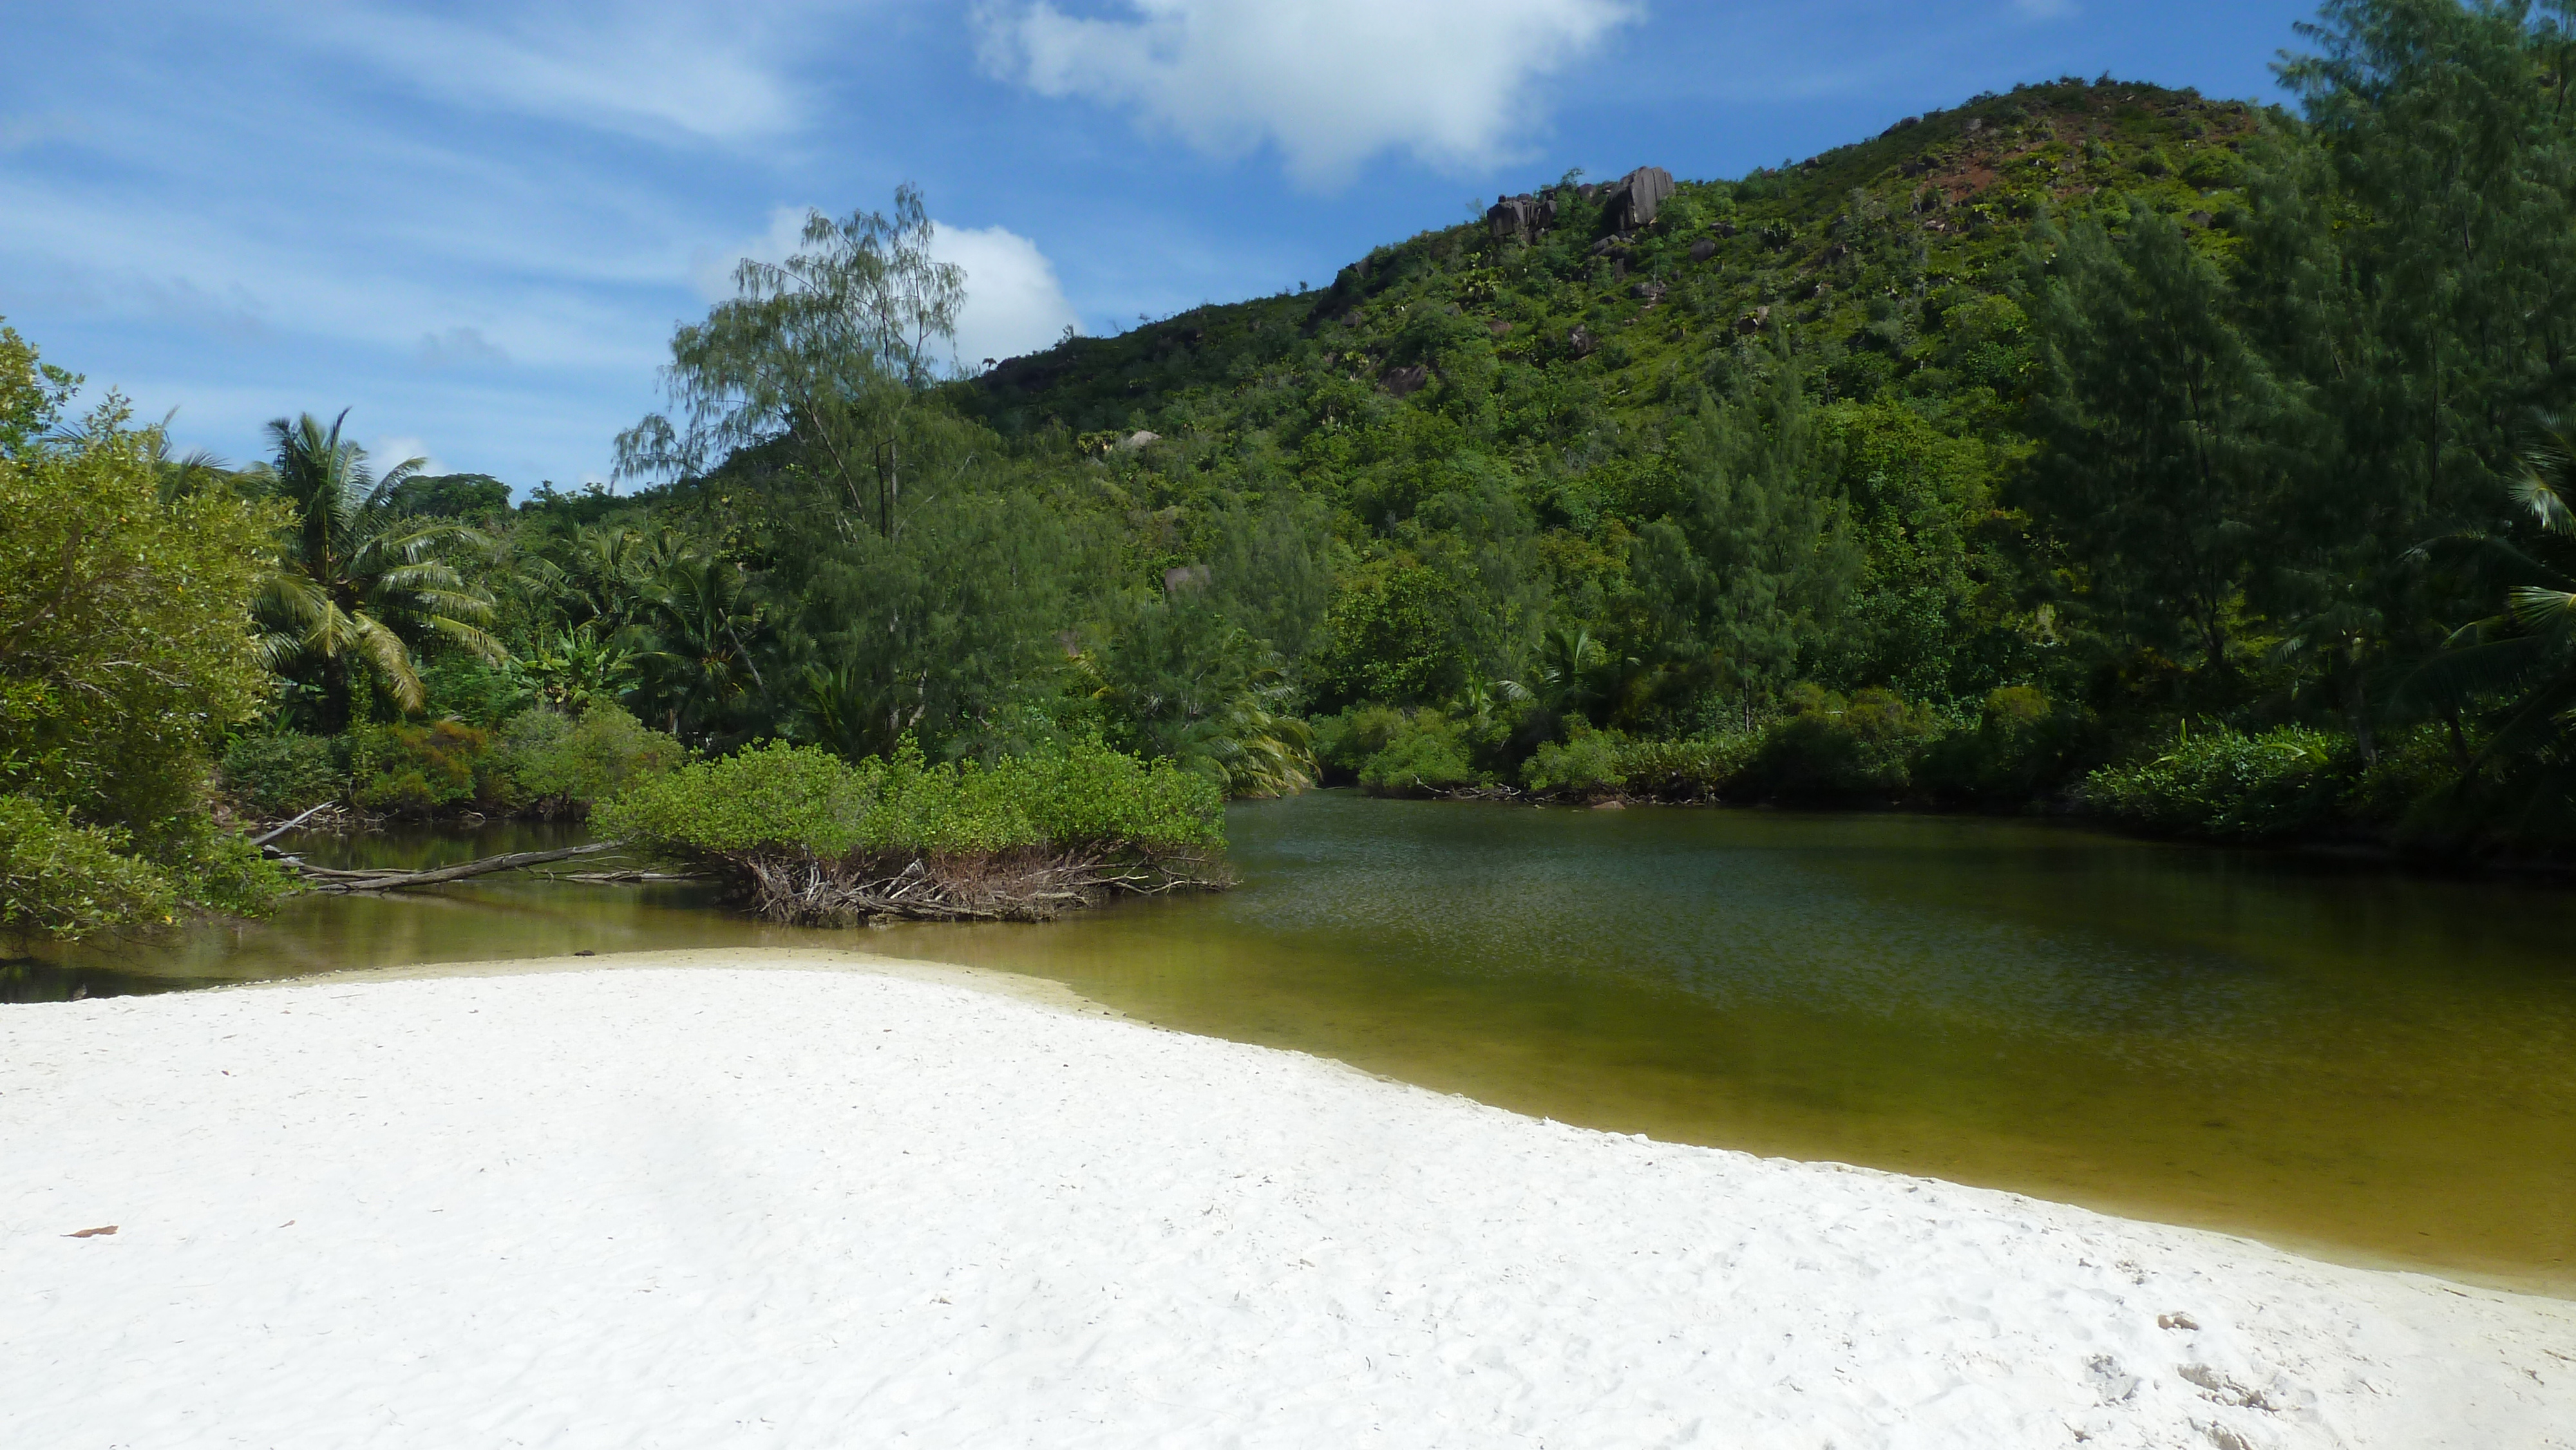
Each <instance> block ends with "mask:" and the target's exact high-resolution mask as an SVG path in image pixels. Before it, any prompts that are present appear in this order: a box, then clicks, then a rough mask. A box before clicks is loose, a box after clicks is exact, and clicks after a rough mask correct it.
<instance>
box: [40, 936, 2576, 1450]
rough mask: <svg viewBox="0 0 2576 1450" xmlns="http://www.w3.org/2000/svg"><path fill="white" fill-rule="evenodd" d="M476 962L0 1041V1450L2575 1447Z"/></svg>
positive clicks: (731, 978)
mask: <svg viewBox="0 0 2576 1450" xmlns="http://www.w3.org/2000/svg"><path fill="white" fill-rule="evenodd" d="M755 957H756V961H757V964H758V965H759V966H760V967H762V968H763V969H759V970H751V969H735V968H744V967H748V966H750V965H752V964H753V963H754V961H755ZM727 964H730V965H727ZM533 965H535V964H511V965H508V966H503V967H497V968H483V969H478V970H476V971H473V972H470V973H467V974H460V975H421V976H417V977H415V978H413V979H407V980H406V979H383V978H372V979H362V978H331V979H321V980H315V981H308V982H304V983H298V984H292V985H286V986H279V987H271V988H261V989H253V990H235V991H224V992H214V993H195V994H187V995H174V996H162V997H141V998H121V999H115V1000H107V1001H90V1002H80V1003H69V1004H49V1005H39V1006H18V1007H0V1446H7V1447H12V1450H57V1447H61V1450H71V1447H81V1450H93V1447H94V1450H106V1447H111V1446H117V1447H155V1446H192V1447H194V1446H262V1447H323V1446H331V1447H345V1446H357V1445H366V1446H439V1447H453V1446H539V1445H542V1446H558V1447H589V1446H601V1447H607V1446H619V1447H625V1446H817V1447H823V1446H830V1447H847V1446H879V1445H921V1446H1019V1445H1027V1446H1050V1447H1063V1446H1100V1447H1136V1446H1189V1447H1204V1446H1233V1445H1243V1446H1333V1447H1342V1446H1387V1447H1427V1446H1548V1447H1566V1450H1577V1447H1617V1446H1660V1445H1710V1446H1762V1447H1824V1446H1833V1447H1838V1450H1858V1447H1867V1446H1922V1447H1934V1446H1942V1447H1948V1446H1956V1447H1963V1450H1964V1447H1976V1450H1996V1447H2018V1446H2051V1447H2058V1446H2067V1445H2072V1444H2077V1443H2079V1442H2080V1443H2083V1444H2087V1445H2094V1446H2170V1447H2188V1450H2212V1447H2221V1450H2224V1447H2261V1450H2269V1447H2306V1446H2319V1447H2323V1446H2402V1447H2410V1450H2412V1447H2427V1446H2477V1447H2542V1446H2576V1304H2570V1303H2566V1302H2561V1301H2556V1300H2549V1299H2539V1298H2524V1297H2516V1296H2513V1295H2508V1294H2501V1293H2496V1292H2491V1291H2487V1290H2483V1289H2472V1288H2464V1287H2460V1286H2455V1285H2450V1284H2446V1283H2443V1282H2440V1281H2438V1280H2434V1279H2429V1278H2424V1277H2420V1276H2413V1275H2398V1274H2385V1273H2374V1272H2369V1271H2365V1270H2359V1269H2352V1268H2344V1267H2338V1266H2332V1265H2327V1264H2321V1263H2316V1262H2312V1261H2309V1260H2305V1259H2301V1258H2297V1257H2293V1256H2291V1255H2288V1254H2284V1253H2280V1252H2276V1251H2274V1250H2271V1249H2268V1248H2265V1247H2262V1246H2260V1245H2256V1244H2252V1243H2248V1242H2245V1241H2243V1240H2238V1239H2232V1238H2226V1237H2222V1236H2218V1235H2213V1234H2207V1233H2200V1232H2195V1231H2190V1230H2184V1229H2176V1228H2168V1227H2162V1226H2157V1225H2151V1224H2142V1223H2135V1222H2129V1221H2125V1220H2120V1219H2114V1218H2106V1217H2103V1216H2100V1215H2097V1214H2093V1213H2089V1212H2086V1211H2083V1210H2080V1209H2075V1208H2069V1207H2063V1206H2059V1205H2054V1204H2047V1203H2040V1202H2035V1201H2032V1200H2029V1199H2025V1198H2020V1197H2017V1196H2014V1195H2010V1194H2004V1193H1995V1192H1989V1191H1984V1190H1978V1189H1970V1188H1961V1187H1956V1186H1952V1185H1948V1184H1943V1183H1936V1182H1930V1181H1925V1180H1920V1179H1911V1178H1905V1177H1900V1176H1895V1175H1890V1174H1884V1173H1877V1172H1869V1171H1862V1170H1855V1169H1848V1168H1842V1167H1838V1166H1834V1165H1822V1164H1803V1163H1792V1162H1783V1161H1776V1160H1764V1159H1757V1158H1753V1157H1749V1156H1746V1155H1743V1154H1738V1153H1728V1152H1721V1151H1715V1150H1711V1149H1704V1148H1690V1147H1675V1146H1672V1145H1668V1144H1663V1143H1654V1142H1648V1141H1644V1140H1642V1139H1633V1138H1625V1137H1620V1136H1616V1135H1612V1134H1604V1133H1598V1132H1591V1131H1586V1130H1581V1129H1576V1128H1571V1127H1566V1126H1563V1125H1560V1124H1553V1123H1547V1122H1542V1121H1537V1120H1533V1119H1529V1118H1524V1117H1520V1116H1516V1115H1514V1114H1511V1113H1507V1112H1503V1111H1500V1110H1498V1109H1494V1108H1488V1107H1484V1106H1480V1105H1478V1104H1475V1103H1471V1102H1467V1101H1465V1100H1462V1099H1458V1098H1453V1097H1445V1096H1441V1095H1439V1094H1435V1093H1431V1092H1427V1091H1423V1090H1419V1089H1415V1088H1411V1087H1406V1086H1403V1085H1400V1084H1394V1083H1389V1082H1385V1081H1382V1080H1379V1079H1376V1078H1372V1077H1369V1076H1367V1075H1365V1074H1362V1073H1359V1072H1356V1071H1353V1070H1351V1069H1349V1068H1346V1067H1343V1066H1340V1065H1338V1064H1334V1063H1330V1062H1325V1061H1320V1060H1317V1059H1314V1058H1310V1057H1304V1056H1300V1055H1296V1054H1292V1053H1283V1052H1277V1051H1272V1050H1268V1049H1264V1048H1256V1047H1249V1046H1244V1045H1240V1044H1236V1043H1229V1042H1222V1041H1216V1040H1212V1039H1206V1038H1198V1037H1191V1036H1186V1035H1182V1034H1179V1033H1173V1032H1168V1031H1163V1030H1159V1029H1156V1028H1152V1027H1148V1026H1145V1025H1142V1024H1139V1023H1135V1022H1131V1021H1128V1020H1126V1019H1123V1018H1121V1017H1118V1016H1116V1015H1115V1014H1111V1013H1107V1012H1104V1011H1101V1010H1099V1009H1097V1008H1090V1009H1086V1008H1085V1007H1084V1006H1083V1005H1082V1004H1081V1003H1079V1002H1078V1001H1077V1000H1075V999H1072V998H1071V997H1070V996H1069V995H1067V994H1063V993H1061V992H1053V991H1049V990H1047V989H1045V988H1043V987H1041V986H1035V985H1028V986H1024V987H1022V988H1021V989H1019V990H1013V987H1014V984H1015V981H1016V979H1009V978H1002V977H998V976H995V975H993V974H968V973H964V972H962V971H955V970H949V969H940V968H932V967H924V966H903V967H896V968H890V969H869V964H867V963H863V962H857V961H854V960H851V959H832V958H827V957H824V956H819V955H812V954H809V955H803V956H800V955H796V954H788V953H762V954H747V953H740V952H735V953H716V952H708V953H697V954H674V955H672V956H668V957H665V958H662V959H659V960H658V961H657V962H656V963H653V964H646V965H637V964H632V963H628V964H622V965H620V964H614V963H611V962H609V961H607V960H606V959H600V960H593V961H583V962H577V963H568V964H566V963H558V964H551V965H553V966H556V967H558V968H560V967H566V966H570V967H577V968H579V970H546V971H536V970H532V967H533ZM782 967H784V968H790V969H789V970H780V969H779V968H782ZM854 968H855V969H854ZM108 1225H114V1226H115V1229H116V1231H115V1232H114V1233H113V1234H105V1233H100V1234H93V1235H91V1236H89V1237H73V1236H71V1235H74V1234H76V1233H78V1232H79V1231H82V1230H88V1229H96V1228H104V1227H106V1226H108Z"/></svg>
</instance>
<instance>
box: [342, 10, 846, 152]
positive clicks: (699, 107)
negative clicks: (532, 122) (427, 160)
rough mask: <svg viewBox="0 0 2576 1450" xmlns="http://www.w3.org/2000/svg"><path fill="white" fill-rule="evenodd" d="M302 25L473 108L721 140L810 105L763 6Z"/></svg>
mask: <svg viewBox="0 0 2576 1450" xmlns="http://www.w3.org/2000/svg"><path fill="white" fill-rule="evenodd" d="M303 19H304V21H305V23H306V25H307V26H308V27H309V28H307V29H306V30H305V31H304V38H305V40H306V43H308V44H316V43H318V44H321V45H324V46H327V47H329V48H332V49H335V50H338V51H341V52H343V53H345V54H348V55H352V56H356V57H359V58H361V59H363V60H365V61H367V62H369V63H371V64H373V65H375V66H376V67H378V68H380V69H382V70H384V71H387V72H389V73H391V74H393V75H396V76H398V77H400V78H402V79H403V80H404V81H405V82H407V83H409V84H410V85H411V86H413V87H414V88H416V89H418V90H420V91H423V92H426V93H428V94H431V95H435V96H440V97H443V98H446V99H448V100H451V101H455V102H458V103H461V104H465V105H469V106H476V107H484V108H490V109H496V110H503V111H512V112H517V113H521V114H525V115H532V116H542V117H547V118H550V119H554V120H563V121H572V122H575V123H578V124H581V125H586V126H591V127H594V128H599V129H606V130H614V131H621V132H626V133H630V134H641V135H645V136H649V137H657V138H681V137H687V138H696V139H701V140H707V141H717V142H740V141H748V140H756V139H759V138H762V137H769V136H775V135H779V134H781V133H784V132H787V131H790V130H792V129H794V128H795V127H796V126H797V125H798V124H799V123H800V122H801V121H802V119H803V117H804V113H805V110H806V106H805V99H804V96H803V94H802V92H801V89H800V87H799V86H798V85H797V84H796V83H795V82H794V81H793V80H792V79H791V78H790V77H789V75H788V73H787V70H786V67H785V66H784V65H783V64H782V63H781V62H780V60H779V58H778V57H777V56H776V54H775V53H774V49H773V36H774V33H775V32H774V31H773V28H772V27H771V25H770V24H768V23H767V22H768V17H766V16H764V15H763V14H762V13H761V10H760V8H759V7H753V6H738V7H723V8H720V9H719V8H709V9H708V10H705V11H700V12H696V13H691V12H689V11H686V10H681V9H677V8H674V7H670V6H658V5H643V4H633V3H627V4H611V5H597V6H590V7H585V8H583V9H582V10H581V11H580V12H579V14H578V17H577V18H574V17H566V16H562V15H560V14H558V15H551V16H549V15H541V14H530V13H522V14H520V15H517V16H512V17H502V16H493V15H489V14H486V15H484V16H481V17H476V18H463V17H459V16H457V15H455V14H454V13H452V12H451V11H449V10H447V9H445V8H441V9H439V10H435V11H431V12H427V13H423V12H421V11H418V10H413V9H408V8H399V7H396V6H392V5H385V4H372V5H340V6H333V7H330V8H329V9H327V10H325V11H324V12H322V13H321V14H320V15H319V16H313V15H310V14H307V15H305V16H304V17H303Z"/></svg>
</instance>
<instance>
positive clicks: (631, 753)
mask: <svg viewBox="0 0 2576 1450" xmlns="http://www.w3.org/2000/svg"><path fill="white" fill-rule="evenodd" d="M494 753H495V761H494V768H495V772H496V773H497V775H498V777H499V778H500V779H501V780H502V781H503V782H506V789H505V790H503V791H502V794H504V795H506V796H507V797H508V798H509V800H510V801H511V803H512V804H513V805H515V806H517V807H519V808H521V809H525V810H530V811H533V812H534V813H536V814H538V815H542V816H549V817H551V816H578V815H584V814H587V813H588V812H589V810H590V808H591V806H592V804H593V803H595V802H598V801H602V800H605V799H607V798H608V797H610V796H613V795H615V794H616V793H617V792H618V791H620V790H623V789H624V788H625V787H626V786H627V784H628V783H629V782H631V781H633V780H635V779H637V778H638V777H640V776H646V775H658V774H660V773H662V772H664V771H668V770H672V769H676V768H677V767H678V766H679V765H680V763H681V762H682V761H683V760H685V759H686V758H687V755H688V752H687V750H686V749H685V748H683V747H682V746H681V744H680V742H679V741H677V740H675V739H673V738H671V737H670V736H668V735H664V734H661V733H660V732H658V731H653V730H647V729H645V728H644V725H643V723H642V722H641V721H638V720H637V719H636V718H635V717H634V716H632V715H629V714H627V713H626V712H625V711H624V710H621V709H619V708H617V707H616V706H614V705H609V704H594V705H592V706H591V707H590V709H589V710H588V711H586V712H584V713H583V714H582V716H581V717H580V718H579V719H574V718H572V717H570V716H567V715H565V714H563V713H561V712H560V711H556V710H549V709H545V708H543V707H539V708H537V709H533V710H523V711H521V712H519V713H518V714H516V715H513V716H511V717H510V720H509V723H507V724H505V725H503V726H502V727H501V741H500V744H499V746H498V747H497V749H496V750H495V752H494Z"/></svg>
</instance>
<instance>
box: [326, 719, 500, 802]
mask: <svg viewBox="0 0 2576 1450" xmlns="http://www.w3.org/2000/svg"><path fill="white" fill-rule="evenodd" d="M493 764H494V762H493V759H492V737H491V736H490V735H489V734H487V733H486V732H484V731H482V730H478V729H476V728H475V727H474V726H471V725H468V724H465V723H464V722H462V721H458V720H440V721H437V722H435V723H433V724H429V725H367V726H361V727H360V728H358V729H356V730H352V731H350V732H349V775H350V792H349V794H350V799H351V800H353V801H355V802H356V803H357V804H358V805H360V806H363V807H365V808H366V809H368V810H371V811H383V812H385V813H387V814H389V815H398V816H425V815H432V814H435V813H436V812H438V811H440V810H444V809H446V808H448V807H450V806H456V805H462V804H465V803H468V802H473V801H490V802H492V803H494V804H500V803H501V802H500V801H499V799H498V796H499V793H498V792H496V791H494V790H493V786H494V785H495V780H494V776H493V770H492V767H493Z"/></svg>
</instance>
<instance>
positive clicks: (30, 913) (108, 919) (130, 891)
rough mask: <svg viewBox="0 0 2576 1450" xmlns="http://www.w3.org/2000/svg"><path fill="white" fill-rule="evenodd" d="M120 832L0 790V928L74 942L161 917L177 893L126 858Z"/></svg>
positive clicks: (168, 913)
mask: <svg viewBox="0 0 2576 1450" xmlns="http://www.w3.org/2000/svg"><path fill="white" fill-rule="evenodd" d="M125 845H126V839H125V836H124V834H123V833H122V832H118V831H110V830H104V829H101V828H99V827H96V826H84V825H81V824H79V823H77V822H75V821H74V820H72V818H71V817H70V815H69V814H67V813H66V812H63V811H60V810H56V809H54V808H53V807H51V806H48V805H46V804H44V803H43V802H41V801H37V800H34V799H31V798H29V797H27V796H23V795H0V930H5V931H7V932H8V933H10V934H13V935H25V936H50V937H57V938H62V939H65V940H72V939H77V938H79V937H83V936H87V935H89V934H90V933H92V932H96V931H101V930H105V929H107V928H111V927H120V926H130V925H143V924H156V923H160V922H166V921H169V920H170V919H171V918H172V917H173V916H174V915H175V914H176V913H177V911H178V909H179V890H178V887H177V885H176V884H175V883H174V882H172V880H171V879H170V877H169V876H168V875H167V874H166V873H164V872H162V871H161V870H159V869H157V868H156V867H154V866H152V865H151V864H149V863H148V862H144V861H141V860H137V859H136V858H134V857H132V856H129V855H126V854H125V851H124V847H125Z"/></svg>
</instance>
